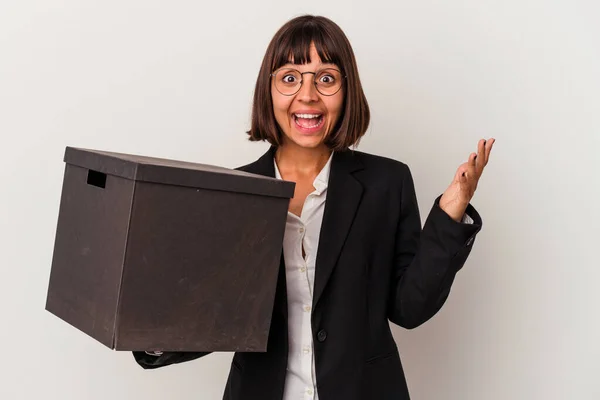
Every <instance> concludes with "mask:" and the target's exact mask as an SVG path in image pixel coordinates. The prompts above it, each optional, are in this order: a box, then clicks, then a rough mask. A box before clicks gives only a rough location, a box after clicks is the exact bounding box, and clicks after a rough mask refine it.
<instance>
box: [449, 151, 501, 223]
mask: <svg viewBox="0 0 600 400" xmlns="http://www.w3.org/2000/svg"><path fill="white" fill-rule="evenodd" d="M495 141H496V140H495V139H489V140H487V141H486V140H484V139H481V140H480V141H479V143H478V144H477V153H471V155H470V156H469V160H468V161H467V162H466V163H464V164H462V165H461V166H460V167H458V170H457V171H456V174H455V175H454V179H453V180H452V183H451V184H450V186H448V188H447V189H446V191H445V192H444V194H443V195H442V197H441V199H440V208H441V209H442V210H444V211H445V212H446V213H447V214H448V215H449V216H450V217H451V218H452V219H453V220H455V221H457V222H460V221H461V220H462V217H463V215H464V213H465V210H466V209H467V206H468V205H469V202H470V201H471V199H472V198H473V195H474V194H475V190H476V189H477V184H478V183H479V178H481V174H482V173H483V169H484V168H485V166H486V165H487V163H488V160H489V158H490V152H491V151H492V146H493V145H494V142H495Z"/></svg>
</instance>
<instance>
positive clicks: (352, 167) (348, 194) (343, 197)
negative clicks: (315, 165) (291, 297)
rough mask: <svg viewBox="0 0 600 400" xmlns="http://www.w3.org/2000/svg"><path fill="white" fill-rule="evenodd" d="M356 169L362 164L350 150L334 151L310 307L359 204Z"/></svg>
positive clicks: (318, 294)
mask: <svg viewBox="0 0 600 400" xmlns="http://www.w3.org/2000/svg"><path fill="white" fill-rule="evenodd" d="M360 169H362V164H361V163H360V161H359V160H358V159H357V158H356V155H355V154H354V152H352V151H350V150H347V151H344V152H336V153H334V155H333V159H332V160H331V170H330V174H329V183H328V185H327V200H326V201H325V210H324V214H323V223H322V225H321V234H320V237H319V246H318V250H317V261H316V267H315V286H314V296H313V308H314V307H316V305H317V302H318V301H319V298H320V297H321V295H322V294H323V291H324V290H325V287H326V286H327V281H328V280H329V278H330V277H331V273H332V272H333V270H334V268H335V265H336V263H337V260H338V258H339V255H340V252H341V251H342V246H343V245H344V242H345V240H346V237H347V236H348V232H349V230H350V227H351V225H352V221H353V220H354V216H355V214H356V210H357V208H358V205H359V204H360V200H361V198H362V193H363V186H362V184H361V183H360V182H359V181H358V180H357V179H356V178H355V177H354V176H353V172H355V171H357V170H360Z"/></svg>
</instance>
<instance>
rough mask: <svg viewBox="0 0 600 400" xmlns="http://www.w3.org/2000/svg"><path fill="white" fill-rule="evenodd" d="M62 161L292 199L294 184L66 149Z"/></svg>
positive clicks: (192, 165)
mask: <svg viewBox="0 0 600 400" xmlns="http://www.w3.org/2000/svg"><path fill="white" fill-rule="evenodd" d="M64 162H65V163H67V164H72V165H76V166H78V167H83V168H87V169H91V170H94V171H98V172H102V173H104V174H107V175H115V176H119V177H122V178H126V179H131V180H135V181H143V182H153V183H161V184H167V185H177V186H188V187H194V188H202V189H212V190H224V191H231V192H239V193H250V194H258V195H264V196H274V197H284V198H291V197H293V196H294V188H295V183H294V182H289V181H284V180H280V179H276V178H271V177H266V176H262V175H256V174H251V173H249V172H244V171H239V170H234V169H229V168H224V167H218V166H214V165H207V164H199V163H192V162H186V161H178V160H169V159H165V158H156V157H146V156H141V155H134V154H125V153H115V152H108V151H101V150H92V149H82V148H75V147H67V148H66V150H65V156H64Z"/></svg>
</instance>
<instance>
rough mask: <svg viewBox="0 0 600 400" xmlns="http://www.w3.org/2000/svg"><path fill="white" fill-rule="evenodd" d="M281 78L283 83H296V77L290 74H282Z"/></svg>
mask: <svg viewBox="0 0 600 400" xmlns="http://www.w3.org/2000/svg"><path fill="white" fill-rule="evenodd" d="M281 80H282V82H283V83H296V77H295V76H294V75H292V74H287V75H284V76H283V77H282V78H281Z"/></svg>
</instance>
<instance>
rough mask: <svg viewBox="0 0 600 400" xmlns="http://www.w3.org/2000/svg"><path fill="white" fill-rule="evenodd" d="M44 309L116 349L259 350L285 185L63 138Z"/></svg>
mask: <svg viewBox="0 0 600 400" xmlns="http://www.w3.org/2000/svg"><path fill="white" fill-rule="evenodd" d="M64 161H65V163H66V167H65V175H64V182H63V188H62V195H61V202H60V210H59V218H58V224H57V231H56V238H55V247H54V255H53V259H52V267H51V273H50V281H49V285H48V294H47V302H46V310H48V311H49V312H51V313H52V314H54V315H56V316H57V317H59V318H61V319H63V320H64V321H66V322H67V323H68V324H70V325H72V326H74V327H76V328H78V329H79V330H81V331H82V332H84V333H86V334H87V335H89V336H91V337H93V338H94V339H96V340H98V341H100V342H101V343H103V344H104V345H106V346H108V347H110V348H113V349H116V350H126V351H132V350H148V349H164V350H166V351H248V352H253V351H256V352H261V351H266V346H267V339H268V333H269V327H270V322H271V315H272V311H273V301H274V298H275V287H276V283H277V275H278V270H279V265H280V259H281V249H282V242H283V234H284V230H285V221H286V216H287V210H288V205H289V199H290V198H291V197H293V193H294V183H292V182H286V181H282V180H277V179H274V178H268V177H263V176H259V175H254V174H249V173H245V172H242V171H237V170H231V169H227V168H221V167H216V166H209V165H202V164H195V163H187V162H179V161H174V160H166V159H159V158H150V157H142V156H136V155H129V154H119V153H109V152H103V151H96V150H86V149H77V148H71V147H67V149H66V152H65V157H64Z"/></svg>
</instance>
